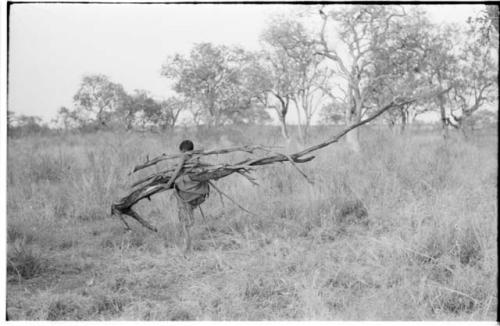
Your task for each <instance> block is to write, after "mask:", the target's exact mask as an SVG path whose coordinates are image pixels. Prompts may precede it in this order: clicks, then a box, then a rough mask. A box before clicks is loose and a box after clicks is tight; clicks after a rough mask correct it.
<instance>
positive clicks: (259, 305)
mask: <svg viewBox="0 0 500 326" xmlns="http://www.w3.org/2000/svg"><path fill="white" fill-rule="evenodd" d="M332 133H333V131H332V130H329V129H324V130H321V131H317V132H316V134H315V135H313V140H312V142H315V141H317V140H320V139H323V138H325V137H327V135H329V134H332ZM185 137H190V138H192V139H194V140H195V142H196V143H200V144H201V145H202V146H204V147H205V148H214V147H222V146H230V145H238V144H244V143H266V144H269V145H275V144H280V138H279V132H278V131H277V130H272V129H265V130H264V131H263V132H262V131H259V130H252V129H249V130H246V131H245V132H243V131H242V130H232V131H229V132H227V133H226V134H225V136H222V134H215V133H213V132H212V133H211V132H210V131H207V130H201V131H198V132H194V133H191V132H190V131H189V130H182V131H180V132H178V133H177V134H173V135H160V134H133V133H127V134H111V133H97V134H87V135H82V136H79V135H61V136H47V137H36V138H35V137H33V138H20V139H9V142H8V172H7V197H8V198H7V212H8V223H7V235H8V239H7V249H8V253H7V259H8V262H7V276H8V283H7V310H8V313H9V317H10V318H11V319H13V320H494V319H495V318H496V309H497V304H498V301H497V298H498V293H497V290H496V288H497V284H496V282H497V277H498V270H497V246H496V245H497V243H496V239H497V232H496V230H497V214H498V207H497V173H498V170H497V164H498V161H497V134H496V131H489V132H484V133H482V134H476V135H474V136H473V137H471V138H469V139H468V140H463V139H461V138H460V137H458V136H456V137H455V136H454V137H452V138H451V139H449V140H447V141H444V140H442V139H441V138H440V137H439V135H438V134H437V132H436V133H434V132H432V131H426V132H410V133H409V134H407V135H405V136H402V137H401V136H396V135H393V134H391V133H389V132H386V131H383V130H370V129H364V130H363V131H362V147H363V154H362V155H354V154H352V153H351V152H350V151H349V150H347V149H346V148H345V147H344V144H336V145H333V146H331V147H329V148H327V149H325V150H323V151H321V152H320V153H318V155H317V158H316V159H315V160H313V161H312V162H310V163H307V164H304V165H301V167H302V169H303V170H304V171H305V172H306V173H307V174H308V175H309V176H310V177H311V179H313V180H314V186H311V185H309V184H308V183H307V181H306V180H304V179H303V178H302V177H301V176H300V175H299V174H298V173H297V171H295V170H294V169H293V168H292V167H290V166H288V165H287V164H285V165H276V166H268V167H265V168H262V169H259V170H258V171H256V172H255V176H256V177H257V178H258V180H259V183H260V186H259V187H254V186H252V185H251V184H250V183H249V182H248V181H247V180H245V179H243V178H241V177H238V176H231V177H228V178H225V179H223V180H220V181H218V182H217V184H218V186H219V187H220V188H221V189H223V190H224V191H225V192H226V193H228V194H231V195H232V196H233V197H234V198H235V199H236V200H237V201H238V202H239V203H240V204H241V205H242V206H244V207H246V208H248V209H250V210H252V211H253V212H256V213H257V215H258V216H259V217H254V216H251V215H248V214H246V213H245V212H243V211H241V210H240V209H238V208H237V207H235V206H234V205H233V204H232V203H230V202H228V201H224V206H222V204H221V201H220V199H219V198H218V196H217V195H216V193H215V192H213V193H212V196H211V197H210V198H209V200H208V201H207V202H206V203H204V204H203V209H204V212H205V215H206V216H207V218H208V225H206V224H205V223H204V222H203V220H202V219H201V217H200V215H199V212H196V219H197V222H196V224H195V226H194V229H193V233H194V236H193V238H194V239H193V246H194V252H193V253H192V254H191V255H190V256H189V257H188V258H187V259H186V258H184V257H183V256H182V254H181V251H180V249H179V248H178V244H179V243H180V239H179V236H178V235H177V233H176V229H177V216H176V211H175V201H174V200H173V198H171V197H170V194H169V193H163V194H160V195H157V196H155V197H153V198H152V201H151V202H144V203H142V202H141V203H140V204H139V205H138V206H139V207H138V209H139V210H140V211H141V213H142V214H143V215H144V216H145V217H146V218H147V219H148V220H149V221H150V222H151V223H153V224H154V225H155V226H157V227H158V229H159V232H158V233H156V234H155V233H151V232H149V231H148V230H146V229H144V228H142V227H141V226H140V225H138V224H137V223H135V222H132V221H131V225H132V226H133V232H129V233H124V231H123V226H122V224H121V223H120V221H119V220H118V219H116V218H112V217H110V216H109V207H110V203H111V202H112V201H113V200H115V199H116V198H118V197H120V196H121V195H123V194H125V193H126V192H127V189H128V188H127V187H128V185H129V184H130V181H131V179H129V178H128V177H127V173H128V172H129V171H130V168H131V167H132V166H133V165H135V164H136V163H138V162H139V161H141V160H142V159H143V158H145V157H146V155H148V154H150V155H155V154H159V153H162V152H174V151H176V144H177V143H178V142H179V141H180V140H181V139H183V138H185ZM238 155H239V154H234V155H233V156H232V157H231V159H236V158H237V156H238ZM222 159H227V158H226V157H225V158H222V157H219V158H214V161H217V160H222ZM159 168H160V167H158V169H159ZM153 169H155V168H153ZM144 173H148V172H147V171H144ZM212 237H213V241H212ZM214 242H215V243H214Z"/></svg>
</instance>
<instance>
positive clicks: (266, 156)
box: [111, 99, 417, 231]
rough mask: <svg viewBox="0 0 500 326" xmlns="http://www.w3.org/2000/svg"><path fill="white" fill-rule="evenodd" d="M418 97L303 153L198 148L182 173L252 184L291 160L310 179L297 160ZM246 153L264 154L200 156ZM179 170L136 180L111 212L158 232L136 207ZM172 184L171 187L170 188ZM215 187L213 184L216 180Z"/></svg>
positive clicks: (258, 148)
mask: <svg viewBox="0 0 500 326" xmlns="http://www.w3.org/2000/svg"><path fill="white" fill-rule="evenodd" d="M416 100H417V99H396V100H393V101H392V102H390V103H389V104H387V105H386V106H384V107H383V108H381V109H380V110H378V111H377V112H376V113H374V114H373V115H371V116H370V117H369V118H366V119H364V120H362V121H360V122H358V123H356V124H353V125H351V126H349V127H347V128H345V129H344V130H342V131H341V132H339V133H338V134H336V135H335V136H333V137H332V138H330V139H328V140H326V141H324V142H322V143H320V144H317V145H314V146H311V147H308V148H306V149H304V150H302V151H300V152H297V153H294V154H289V155H287V154H282V153H277V152H275V151H273V150H272V149H271V148H268V147H264V146H243V147H232V148H225V149H218V150H217V149H216V150H211V151H203V150H195V151H192V152H191V154H192V155H191V158H190V159H189V160H187V161H186V162H185V163H184V164H183V167H182V170H181V174H184V175H186V174H187V175H189V177H190V178H191V179H192V180H194V181H200V182H211V180H217V179H220V178H224V177H226V176H228V175H231V174H233V173H238V174H240V175H242V176H244V177H246V178H247V179H248V180H249V181H251V182H252V183H254V184H256V182H255V180H254V179H253V178H252V177H251V176H250V175H249V174H250V172H251V171H252V170H253V169H255V168H256V167H259V166H263V165H268V164H273V163H278V162H290V163H291V164H292V165H293V166H294V167H295V168H296V169H297V170H298V171H299V172H300V173H301V174H302V175H303V176H304V177H305V178H306V179H307V180H308V181H309V182H310V180H309V179H308V178H307V176H306V175H305V174H304V173H303V172H302V171H301V170H300V169H299V168H298V167H297V165H296V163H305V162H309V161H311V160H313V159H314V156H307V155H308V154H310V153H312V152H314V151H317V150H319V149H321V148H324V147H326V146H328V145H331V144H333V143H336V142H337V141H339V140H340V139H341V138H342V137H344V136H345V135H346V134H347V133H348V132H349V131H351V130H353V129H355V128H358V127H360V126H362V125H364V124H366V123H368V122H370V121H372V120H373V119H375V118H376V117H378V116H379V115H381V114H382V113H383V112H385V111H387V110H389V109H391V108H394V107H398V106H402V105H406V104H410V103H412V102H415V101H416ZM236 151H240V152H246V153H251V154H256V153H258V154H260V155H257V157H251V158H246V159H244V160H242V161H240V162H236V163H232V164H229V163H228V164H217V165H211V164H206V163H201V162H200V161H199V160H198V159H199V158H200V157H202V156H208V155H216V154H226V153H231V152H236ZM182 155H183V154H178V155H166V154H163V155H161V156H158V157H156V158H154V159H152V160H149V159H147V160H146V162H144V163H143V164H140V165H137V166H136V167H134V169H133V171H132V172H131V173H134V172H137V171H139V170H142V169H145V168H147V167H150V166H153V165H155V164H157V163H159V162H161V161H165V160H169V159H175V158H180V157H181V156H182ZM175 170H176V169H175V168H170V169H166V170H163V171H160V172H158V173H155V174H152V175H150V176H148V177H146V178H144V179H141V180H139V181H137V182H135V183H134V184H133V185H132V187H133V190H132V191H131V193H130V194H128V195H127V196H125V197H123V198H121V199H120V200H118V201H117V202H115V203H113V204H112V206H111V213H112V214H113V215H118V216H119V217H120V219H121V220H122V221H123V223H124V224H125V226H126V228H127V229H129V226H128V224H127V223H126V221H125V219H124V217H123V215H127V216H130V217H132V218H134V219H135V220H137V221H138V222H139V223H141V224H142V225H143V226H144V227H146V228H148V229H150V230H152V231H157V229H156V228H155V227H154V226H152V225H151V224H149V223H148V222H147V221H145V220H144V219H143V218H142V217H141V216H140V215H139V214H138V213H137V212H136V211H135V210H134V209H133V206H134V205H135V204H137V203H138V202H139V201H140V200H142V199H145V198H148V199H150V197H151V196H152V195H154V194H157V193H159V192H163V191H166V190H168V189H171V188H173V184H174V183H173V182H170V183H169V181H170V179H171V178H172V175H173V173H174V171H175ZM167 185H168V187H167ZM212 186H213V183H212Z"/></svg>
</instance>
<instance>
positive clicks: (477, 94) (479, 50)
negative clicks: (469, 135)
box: [450, 19, 498, 132]
mask: <svg viewBox="0 0 500 326" xmlns="http://www.w3.org/2000/svg"><path fill="white" fill-rule="evenodd" d="M482 28H483V24H482V22H481V21H480V20H472V19H471V20H469V26H468V29H467V30H466V31H465V33H463V34H464V35H465V38H464V39H463V41H462V42H461V43H462V45H461V47H460V52H459V55H458V65H457V67H458V68H457V72H458V73H457V76H456V79H455V83H454V89H453V91H452V93H451V98H452V101H453V105H452V106H451V109H450V115H451V117H452V118H453V119H451V120H450V122H451V124H452V126H453V127H455V128H460V127H462V125H463V124H464V122H465V121H466V120H469V119H471V116H472V115H473V114H474V113H475V112H476V111H478V110H480V109H481V108H482V107H483V106H484V104H486V103H497V106H498V52H496V51H495V50H494V49H492V48H491V47H490V46H487V43H488V42H489V40H485V39H484V34H483V31H482ZM464 132H465V130H464Z"/></svg>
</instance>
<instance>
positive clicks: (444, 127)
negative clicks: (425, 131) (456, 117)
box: [438, 94, 448, 139]
mask: <svg viewBox="0 0 500 326" xmlns="http://www.w3.org/2000/svg"><path fill="white" fill-rule="evenodd" d="M438 100H439V111H440V113H441V132H442V135H443V138H445V139H446V138H448V119H447V117H446V109H445V106H444V95H443V94H441V95H439V96H438Z"/></svg>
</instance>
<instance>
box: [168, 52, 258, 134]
mask: <svg viewBox="0 0 500 326" xmlns="http://www.w3.org/2000/svg"><path fill="white" fill-rule="evenodd" d="M251 58H252V56H251V55H250V54H249V53H248V52H246V51H244V50H242V49H239V48H228V47H226V46H215V45H213V44H211V43H200V44H196V45H195V46H194V47H193V49H192V50H191V52H190V54H189V56H188V57H184V56H181V55H179V54H177V55H175V56H173V57H171V58H169V59H168V60H167V62H166V63H165V64H164V65H163V66H162V75H163V76H165V77H167V78H170V79H173V80H174V90H175V91H176V92H177V93H179V94H181V95H182V96H183V97H184V98H185V99H186V100H188V101H189V102H190V103H191V104H192V105H193V106H194V107H195V108H194V110H195V112H197V115H198V117H197V118H200V119H202V120H204V121H205V122H206V123H208V124H209V125H212V126H215V127H217V126H219V125H221V124H224V123H234V122H242V121H240V120H238V119H240V118H243V117H245V119H247V118H248V119H252V118H253V117H254V114H251V113H250V111H249V110H253V109H255V106H254V104H255V103H254V101H253V97H254V95H255V94H253V92H250V91H249V89H248V88H247V87H245V84H244V77H243V70H244V67H245V66H246V65H247V63H249V62H251V61H252V60H251Z"/></svg>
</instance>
